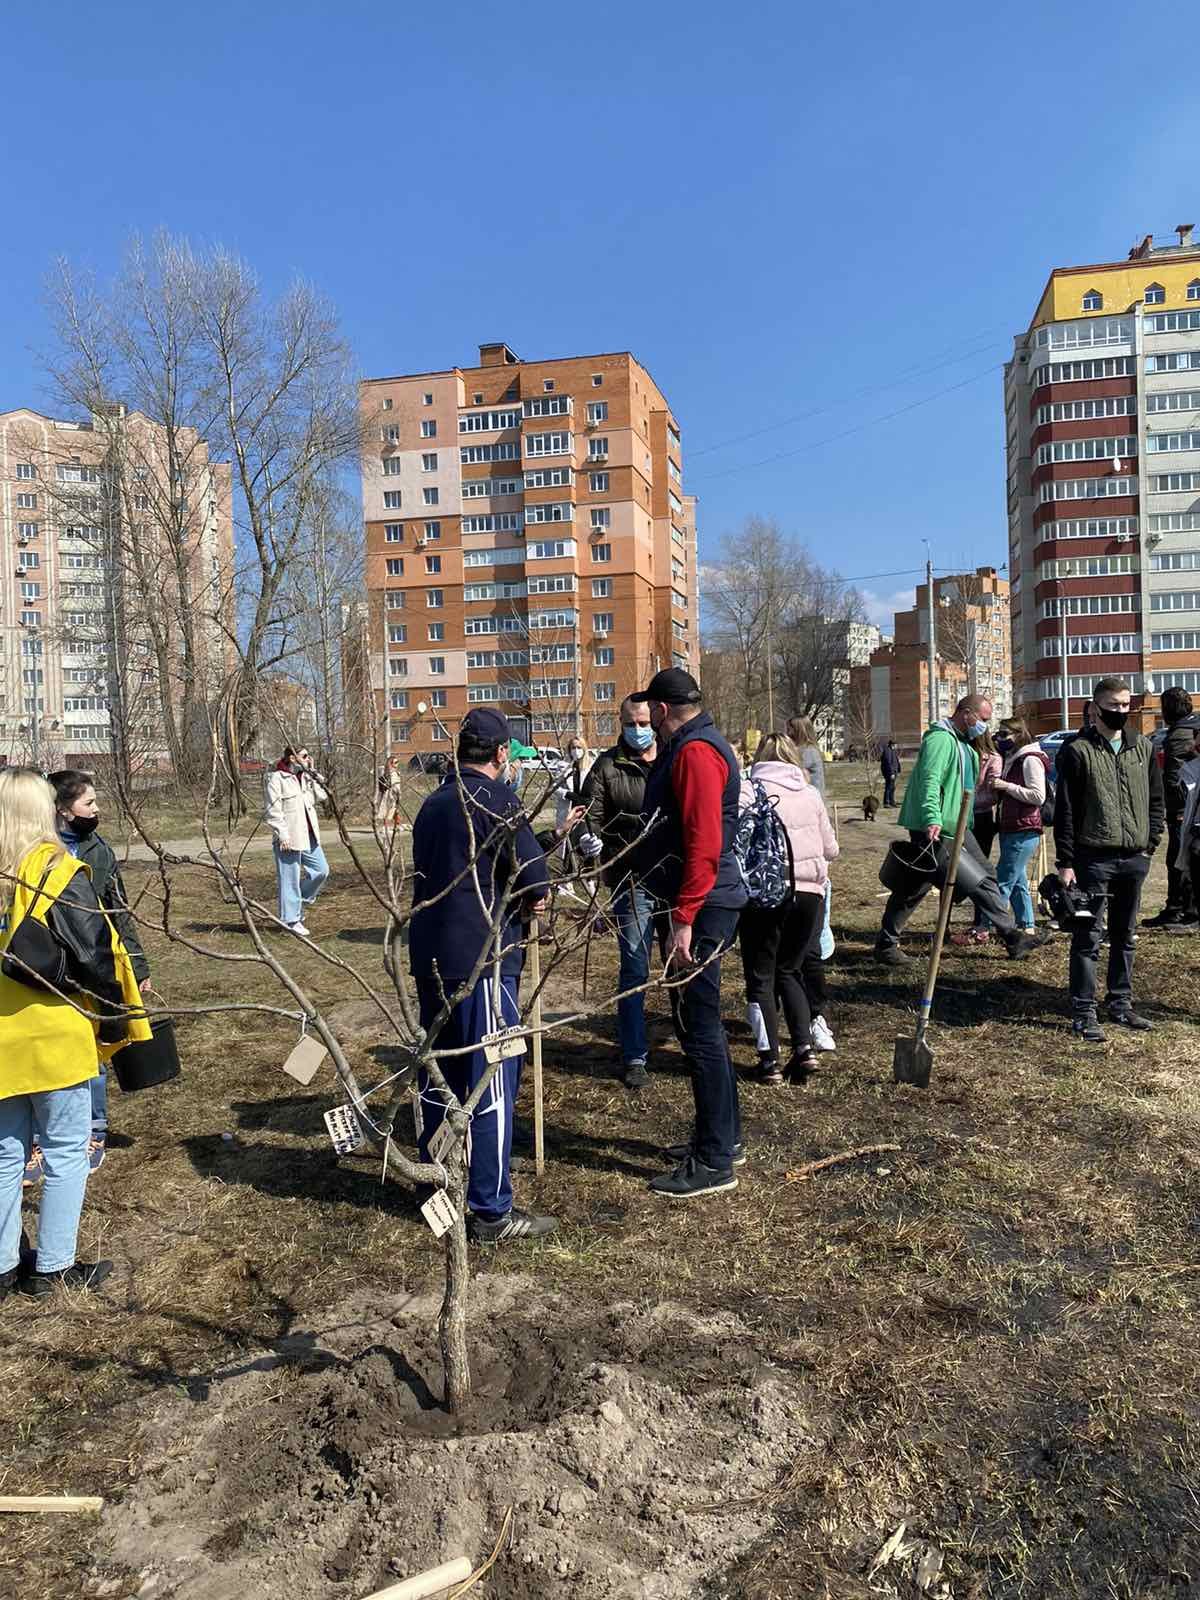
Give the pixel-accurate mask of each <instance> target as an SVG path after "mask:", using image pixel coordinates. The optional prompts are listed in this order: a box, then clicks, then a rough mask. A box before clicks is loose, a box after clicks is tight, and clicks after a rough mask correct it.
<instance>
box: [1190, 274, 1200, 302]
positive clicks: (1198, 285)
mask: <svg viewBox="0 0 1200 1600" xmlns="http://www.w3.org/2000/svg"><path fill="white" fill-rule="evenodd" d="M1187 297H1188V299H1189V300H1200V278H1193V279H1192V281H1191V283H1189V284H1188V286H1187Z"/></svg>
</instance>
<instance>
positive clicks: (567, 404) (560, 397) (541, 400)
mask: <svg viewBox="0 0 1200 1600" xmlns="http://www.w3.org/2000/svg"><path fill="white" fill-rule="evenodd" d="M523 410H524V412H525V415H526V416H527V417H566V416H569V415H570V412H571V396H570V395H569V394H556V395H551V396H549V397H547V396H545V395H542V396H539V397H538V398H537V399H536V400H526V402H525V405H524V407H523Z"/></svg>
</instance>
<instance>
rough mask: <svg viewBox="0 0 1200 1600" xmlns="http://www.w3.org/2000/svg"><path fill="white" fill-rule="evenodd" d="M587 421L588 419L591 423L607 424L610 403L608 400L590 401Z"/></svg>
mask: <svg viewBox="0 0 1200 1600" xmlns="http://www.w3.org/2000/svg"><path fill="white" fill-rule="evenodd" d="M587 419H588V421H589V422H607V421H608V401H607V400H589V401H588V408H587Z"/></svg>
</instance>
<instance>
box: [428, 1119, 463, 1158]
mask: <svg viewBox="0 0 1200 1600" xmlns="http://www.w3.org/2000/svg"><path fill="white" fill-rule="evenodd" d="M457 1138H458V1135H457V1134H456V1133H455V1131H454V1129H453V1127H452V1126H451V1124H450V1118H449V1117H445V1118H443V1119H442V1123H441V1126H440V1127H439V1128H438V1129H437V1131H436V1132H435V1133H432V1134H430V1136H429V1159H430V1161H444V1160H445V1159H446V1156H447V1154H448V1153H449V1152H450V1150H451V1149H452V1148H453V1146H454V1142H455V1140H456V1139H457Z"/></svg>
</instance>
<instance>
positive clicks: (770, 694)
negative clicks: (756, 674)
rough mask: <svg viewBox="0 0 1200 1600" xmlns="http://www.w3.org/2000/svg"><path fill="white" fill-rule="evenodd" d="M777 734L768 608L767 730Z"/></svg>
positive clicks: (772, 654) (768, 608)
mask: <svg viewBox="0 0 1200 1600" xmlns="http://www.w3.org/2000/svg"><path fill="white" fill-rule="evenodd" d="M766 731H767V732H768V733H774V732H775V661H774V651H773V648H772V639H771V608H770V606H769V605H768V607H767V729H766Z"/></svg>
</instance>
